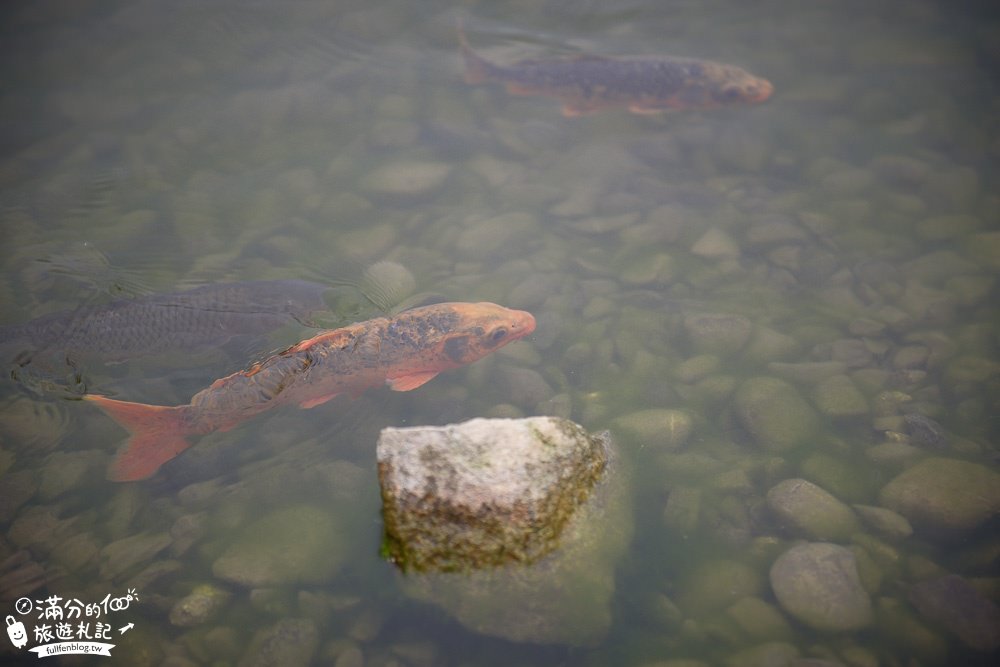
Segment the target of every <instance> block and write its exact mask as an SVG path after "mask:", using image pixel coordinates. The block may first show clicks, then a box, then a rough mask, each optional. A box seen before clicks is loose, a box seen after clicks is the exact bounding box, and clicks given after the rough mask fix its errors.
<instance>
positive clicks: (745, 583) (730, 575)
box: [677, 558, 764, 617]
mask: <svg viewBox="0 0 1000 667" xmlns="http://www.w3.org/2000/svg"><path fill="white" fill-rule="evenodd" d="M763 588H764V583H763V581H761V577H760V574H759V573H758V572H757V570H755V569H754V568H752V567H750V566H749V565H747V564H746V563H741V562H740V561H736V560H730V559H727V558H718V559H713V560H709V561H707V562H704V563H702V564H701V565H699V566H697V567H696V568H695V570H694V571H693V572H691V573H690V574H689V575H688V576H686V577H685V578H684V580H683V582H681V584H680V591H679V593H678V598H677V603H678V604H679V605H680V607H681V609H683V610H684V612H685V613H686V614H687V615H688V616H694V617H702V616H705V615H707V614H709V613H711V612H715V611H719V610H722V609H725V608H726V607H728V606H730V605H731V604H733V603H734V602H736V601H737V600H740V599H742V598H745V597H756V596H759V595H760V594H761V593H762V592H763Z"/></svg>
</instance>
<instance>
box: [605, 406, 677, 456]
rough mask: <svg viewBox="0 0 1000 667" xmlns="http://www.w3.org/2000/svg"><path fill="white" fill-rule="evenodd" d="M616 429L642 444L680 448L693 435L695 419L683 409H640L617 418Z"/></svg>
mask: <svg viewBox="0 0 1000 667" xmlns="http://www.w3.org/2000/svg"><path fill="white" fill-rule="evenodd" d="M614 424H615V430H616V431H620V432H621V433H622V434H623V435H626V436H627V437H629V438H632V439H634V440H635V441H636V442H638V443H639V444H640V445H641V446H647V445H648V446H651V447H662V448H666V449H678V448H679V447H681V446H682V445H683V444H684V443H685V442H687V439H688V438H689V437H690V436H691V432H692V431H693V430H694V420H693V419H692V418H691V415H690V414H688V413H687V412H684V411H683V410H669V409H658V408H654V409H651V410H639V411H638V412H631V413H629V414H627V415H623V416H621V417H619V418H618V419H616V420H615V422H614Z"/></svg>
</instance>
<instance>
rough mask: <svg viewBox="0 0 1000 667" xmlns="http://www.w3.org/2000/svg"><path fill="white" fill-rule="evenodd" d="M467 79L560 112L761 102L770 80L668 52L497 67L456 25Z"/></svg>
mask: <svg viewBox="0 0 1000 667" xmlns="http://www.w3.org/2000/svg"><path fill="white" fill-rule="evenodd" d="M458 37H459V43H460V45H461V50H462V57H463V59H464V60H465V80H466V82H467V83H471V84H475V83H483V82H490V81H493V82H498V83H503V84H505V85H506V87H507V91H508V92H510V93H512V94H515V95H547V96H549V97H555V98H557V99H558V100H559V101H560V102H562V105H563V107H562V112H563V115H564V116H580V115H583V114H587V113H592V112H594V111H600V110H601V109H610V108H625V109H628V110H629V111H631V112H632V113H637V114H653V113H660V112H662V111H667V110H669V109H712V108H716V107H724V106H734V105H739V104H753V103H756V102H763V101H764V100H766V99H767V98H768V97H770V96H771V93H772V92H773V91H774V86H772V85H771V82H770V81H767V80H766V79H762V78H760V77H757V76H754V75H753V74H750V73H749V72H747V71H746V70H744V69H742V68H740V67H736V66H734V65H726V64H723V63H717V62H712V61H710V60H697V59H694V58H673V57H670V56H637V57H622V58H609V57H603V56H590V55H581V56H575V57H569V58H553V59H545V60H522V61H519V62H516V63H514V64H512V65H497V64H494V63H492V62H490V61H488V60H486V59H485V58H483V57H481V56H480V55H479V54H477V53H476V52H475V51H473V50H472V48H471V47H470V46H469V43H468V42H467V41H466V39H465V34H464V32H463V31H462V26H461V24H460V25H459V28H458Z"/></svg>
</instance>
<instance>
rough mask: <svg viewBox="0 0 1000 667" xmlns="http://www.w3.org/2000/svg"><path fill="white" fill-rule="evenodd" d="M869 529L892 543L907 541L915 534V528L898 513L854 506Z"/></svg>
mask: <svg viewBox="0 0 1000 667" xmlns="http://www.w3.org/2000/svg"><path fill="white" fill-rule="evenodd" d="M851 507H853V508H854V511H855V512H857V514H858V516H860V517H861V519H862V521H864V522H865V524H867V525H868V527H869V528H871V529H872V530H874V531H875V532H876V533H878V534H879V535H881V536H882V537H884V538H885V539H887V540H890V541H893V542H895V541H899V540H905V539H906V538H907V537H909V536H910V535H912V534H913V526H911V525H910V522H909V521H907V520H906V517H905V516H903V515H902V514H899V513H898V512H893V511H892V510H889V509H886V508H884V507H876V506H874V505H852V506H851Z"/></svg>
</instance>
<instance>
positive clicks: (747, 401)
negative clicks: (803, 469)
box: [736, 364, 817, 451]
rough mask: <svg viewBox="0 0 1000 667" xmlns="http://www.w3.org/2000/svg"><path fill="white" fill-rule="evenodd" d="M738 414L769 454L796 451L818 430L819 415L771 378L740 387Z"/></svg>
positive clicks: (785, 385)
mask: <svg viewBox="0 0 1000 667" xmlns="http://www.w3.org/2000/svg"><path fill="white" fill-rule="evenodd" d="M772 365H773V364H772ZM736 413H737V415H738V416H739V418H740V422H741V423H742V424H743V427H744V428H745V429H746V430H747V431H748V432H749V433H750V435H752V436H753V438H754V440H755V441H756V442H757V444H758V445H760V446H761V447H763V448H764V449H767V450H769V451H784V450H787V449H791V448H793V447H796V446H798V445H800V444H802V443H803V442H805V441H806V440H807V439H808V438H810V437H811V436H812V435H813V434H814V433H815V431H816V428H817V418H816V413H815V412H814V411H813V409H812V408H811V407H809V405H808V404H807V403H806V402H805V401H804V400H802V397H801V396H800V394H799V391H798V390H797V389H796V388H795V387H793V386H792V385H790V384H788V383H787V382H784V381H782V380H779V379H777V378H772V377H756V378H751V379H749V380H746V381H745V382H744V383H743V384H742V385H740V388H739V389H738V390H737V392H736Z"/></svg>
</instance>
